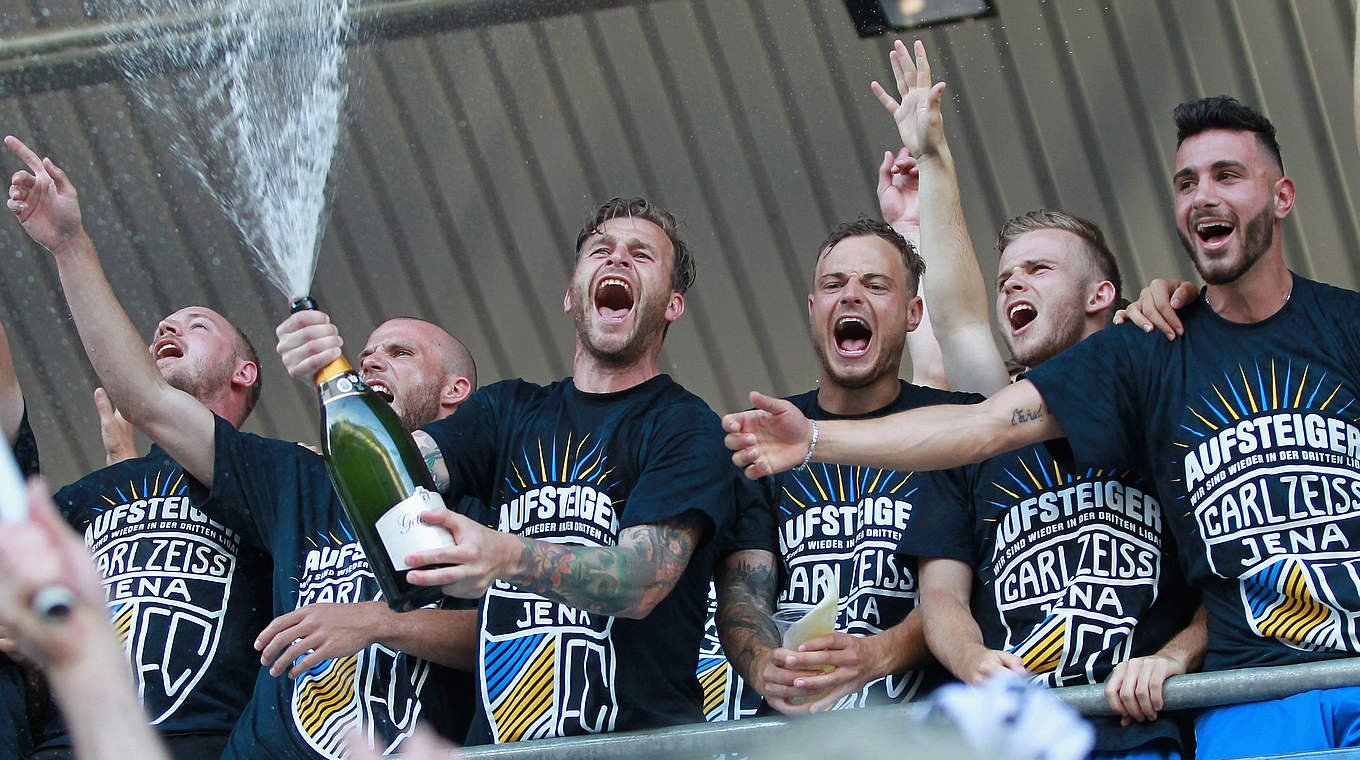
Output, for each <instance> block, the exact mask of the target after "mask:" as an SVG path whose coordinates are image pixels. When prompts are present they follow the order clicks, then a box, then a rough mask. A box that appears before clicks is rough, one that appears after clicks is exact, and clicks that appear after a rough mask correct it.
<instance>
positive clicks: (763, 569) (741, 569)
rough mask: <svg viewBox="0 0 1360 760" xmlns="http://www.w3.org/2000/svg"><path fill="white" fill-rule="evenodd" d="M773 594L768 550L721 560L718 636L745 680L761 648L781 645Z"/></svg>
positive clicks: (773, 577) (741, 552)
mask: <svg viewBox="0 0 1360 760" xmlns="http://www.w3.org/2000/svg"><path fill="white" fill-rule="evenodd" d="M776 594H777V589H776V588H775V573H774V555H773V554H771V553H770V552H767V551H761V550H755V549H752V550H743V551H739V552H735V553H733V554H732V555H730V556H729V557H728V558H727V559H726V560H725V561H724V567H723V568H722V570H721V571H720V577H719V578H718V614H717V623H718V638H719V639H720V640H721V641H722V646H723V651H724V652H725V653H726V654H727V661H728V662H730V663H732V666H733V667H735V668H736V669H737V672H738V673H739V674H740V675H741V676H742V677H743V678H746V679H747V680H748V681H749V680H750V670H751V668H752V666H753V665H754V663H755V660H756V657H757V656H758V655H759V654H760V652H761V651H762V650H766V649H775V648H777V647H778V646H779V645H780V642H779V631H778V630H776V629H775V627H774V621H773V620H771V619H770V614H771V613H772V612H774V606H775V596H776Z"/></svg>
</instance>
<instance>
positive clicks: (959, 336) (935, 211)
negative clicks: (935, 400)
mask: <svg viewBox="0 0 1360 760" xmlns="http://www.w3.org/2000/svg"><path fill="white" fill-rule="evenodd" d="M888 57H889V60H890V62H891V64H892V70H893V76H894V77H895V78H896V80H897V91H898V94H899V95H900V96H901V101H900V102H899V101H898V100H897V99H895V98H893V97H892V95H890V94H888V92H887V91H886V90H884V89H883V87H882V85H880V84H879V83H878V82H873V83H872V84H871V87H872V89H873V91H874V94H875V95H876V96H877V97H878V100H879V102H880V103H882V104H883V107H884V108H886V109H887V110H888V112H889V113H890V114H892V116H893V119H894V121H896V122H897V130H898V133H899V135H900V136H901V138H902V143H903V145H905V146H906V148H907V150H909V151H910V152H911V154H912V155H913V156H915V157H916V159H917V162H918V164H917V168H918V171H919V174H920V228H921V245H920V249H921V256H922V257H923V258H924V259H925V260H926V267H927V272H928V274H927V277H926V278H925V282H924V283H923V284H924V290H925V298H926V303H927V305H928V306H929V308H930V311H931V319H932V323H933V327H934V330H935V337H936V339H937V340H938V341H939V344H940V351H941V353H942V355H943V358H944V368H945V374H946V376H947V377H948V378H949V384H950V387H952V388H953V389H955V390H961V391H973V392H978V393H983V394H990V393H994V392H995V391H997V390H999V389H1001V388H1002V387H1004V386H1005V385H1006V384H1007V382H1009V379H1010V378H1009V376H1008V375H1007V374H1006V365H1005V361H1004V360H1003V359H1002V358H1001V354H1000V352H999V351H997V348H996V341H995V340H994V339H993V338H992V328H991V319H990V306H989V305H988V303H989V297H988V296H989V293H990V291H989V289H988V288H987V285H986V280H984V279H983V277H982V271H981V270H980V269H979V268H978V263H977V256H976V255H975V254H974V252H973V243H972V240H971V238H970V237H969V236H968V227H967V225H966V223H965V222H964V218H963V203H962V201H961V200H960V197H959V185H958V175H957V173H956V171H955V168H954V158H953V155H952V154H951V153H950V150H949V143H948V142H947V141H946V140H945V135H944V125H943V120H942V117H941V113H940V97H941V95H942V94H943V93H944V86H945V85H944V82H938V83H932V82H931V76H930V62H929V61H928V60H927V59H926V54H925V46H924V45H922V44H921V43H920V42H917V43H916V61H915V63H913V62H912V59H911V54H910V53H908V51H907V48H906V45H904V44H903V43H902V42H901V41H900V40H899V41H897V43H896V45H895V47H894V49H893V51H892V52H891V53H889V54H888ZM884 179H885V177H884V176H883V169H882V168H880V170H879V202H880V204H881V205H884V206H885V208H884V213H885V216H886V214H887V213H888V206H887V205H885V200H886V201H891V200H893V199H892V197H891V195H889V196H887V197H885V192H884Z"/></svg>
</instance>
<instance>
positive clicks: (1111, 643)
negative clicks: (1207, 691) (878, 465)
mask: <svg viewBox="0 0 1360 760" xmlns="http://www.w3.org/2000/svg"><path fill="white" fill-rule="evenodd" d="M1072 459H1073V458H1072V449H1071V447H1070V446H1069V445H1068V443H1067V441H1065V440H1061V439H1059V440H1054V441H1048V442H1046V443H1042V444H1038V445H1035V446H1028V447H1025V448H1021V449H1017V450H1015V451H1011V452H1008V453H1006V454H1002V455H1001V456H997V457H993V458H992V459H989V460H987V461H985V462H983V463H981V464H978V465H973V466H971V467H964V468H959V469H958V470H948V471H944V472H940V473H936V474H935V475H934V477H935V478H936V480H937V481H938V482H939V483H940V484H941V486H940V488H941V491H942V492H945V493H948V494H949V495H950V498H949V499H947V500H946V501H943V502H937V503H934V504H931V505H928V506H927V507H923V508H922V509H919V510H917V512H916V515H915V518H914V519H913V520H912V521H911V524H910V525H909V526H908V528H907V531H906V534H905V536H904V537H903V540H902V544H901V550H902V551H903V552H904V553H906V554H910V555H914V556H917V557H923V558H926V557H932V558H933V557H941V558H948V559H955V560H959V561H961V562H963V563H965V564H967V565H968V566H969V567H970V568H972V569H973V588H972V596H971V599H972V602H971V607H972V614H973V619H974V620H975V621H977V624H978V628H979V629H980V630H981V632H982V641H983V644H985V645H986V646H987V647H988V648H989V649H997V650H1002V651H1007V652H1011V653H1013V654H1015V655H1017V656H1019V657H1020V658H1021V659H1022V660H1023V661H1024V663H1025V668H1026V669H1027V670H1029V672H1030V673H1031V674H1033V676H1032V677H1033V679H1034V680H1036V681H1039V682H1041V683H1044V684H1047V685H1049V686H1073V685H1078V684H1092V683H1101V682H1103V681H1104V680H1105V679H1106V678H1107V677H1108V676H1109V674H1110V671H1111V670H1113V668H1114V666H1115V665H1116V664H1118V663H1120V662H1123V661H1124V660H1127V659H1129V658H1130V657H1142V656H1145V655H1149V654H1153V653H1154V652H1156V651H1157V650H1158V649H1160V648H1161V647H1162V646H1163V645H1164V644H1166V642H1167V641H1169V640H1170V639H1171V637H1172V636H1174V635H1175V634H1176V633H1177V632H1178V631H1180V629H1182V628H1184V627H1185V626H1186V624H1188V623H1189V621H1190V617H1191V616H1192V615H1193V613H1194V609H1195V606H1196V601H1195V599H1194V598H1193V596H1192V595H1190V594H1189V593H1188V589H1186V587H1185V581H1184V578H1183V577H1182V576H1181V574H1180V571H1179V567H1178V566H1177V563H1176V556H1175V550H1174V546H1173V544H1172V541H1171V537H1170V534H1169V532H1167V531H1166V530H1165V519H1164V516H1163V514H1162V507H1161V502H1160V500H1159V499H1158V498H1157V495H1156V494H1155V493H1154V492H1153V491H1152V490H1151V489H1150V488H1149V486H1148V485H1147V483H1146V482H1144V481H1143V479H1142V478H1141V477H1139V476H1138V475H1137V474H1136V473H1134V472H1132V471H1130V470H1127V469H1122V468H1118V469H1112V470H1095V469H1088V468H1080V467H1077V466H1075V465H1074V464H1073V461H1072ZM1096 727H1097V729H1098V736H1097V743H1096V747H1097V748H1098V749H1101V750H1109V751H1115V750H1125V749H1130V748H1133V747H1137V746H1140V745H1143V744H1145V743H1147V742H1148V741H1151V740H1153V739H1156V738H1166V739H1170V740H1173V741H1177V742H1179V731H1178V729H1177V727H1176V726H1175V724H1174V723H1172V722H1171V721H1169V720H1165V719H1164V720H1159V721H1156V722H1154V723H1151V724H1146V723H1138V724H1134V725H1132V726H1130V727H1129V728H1127V729H1122V730H1121V729H1120V727H1119V723H1118V721H1117V720H1103V721H1096Z"/></svg>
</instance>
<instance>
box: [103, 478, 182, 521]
mask: <svg viewBox="0 0 1360 760" xmlns="http://www.w3.org/2000/svg"><path fill="white" fill-rule="evenodd" d="M188 492H189V484H188V483H186V482H185V481H184V471H183V470H179V469H173V470H170V471H169V472H168V473H167V472H162V471H160V470H157V471H156V472H155V474H151V473H147V474H145V475H143V476H142V483H141V485H140V486H138V484H137V482H136V481H132V480H129V481H128V483H127V490H126V491H124V490H123V487H122V486H118V487H115V488H114V490H113V496H109V495H108V494H100V497H101V498H103V499H104V501H107V502H108V503H109V505H110V506H117V505H119V504H128V503H131V502H134V501H136V500H138V499H150V498H154V497H157V496H183V495H185V494H187V493H188ZM94 511H95V512H103V511H104V510H103V509H101V508H99V507H95V509H94Z"/></svg>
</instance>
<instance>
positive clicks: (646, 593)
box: [505, 515, 703, 616]
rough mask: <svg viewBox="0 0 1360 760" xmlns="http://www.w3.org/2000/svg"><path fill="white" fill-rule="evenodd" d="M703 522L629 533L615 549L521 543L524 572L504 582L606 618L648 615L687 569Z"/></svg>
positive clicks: (688, 519)
mask: <svg viewBox="0 0 1360 760" xmlns="http://www.w3.org/2000/svg"><path fill="white" fill-rule="evenodd" d="M702 530H703V523H702V518H699V517H697V516H688V515H687V516H682V517H678V518H674V519H671V520H667V521H665V522H661V523H655V524H651V525H639V526H637V527H633V528H629V529H627V530H625V531H623V533H621V534H620V535H619V543H618V545H617V546H571V545H567V544H553V543H548V542H546V541H535V540H533V539H529V538H523V537H521V538H520V540H521V541H522V542H523V548H522V549H521V550H520V567H521V569H522V572H520V573H517V574H515V576H513V577H507V578H505V580H506V581H508V582H510V583H513V584H515V585H516V586H519V587H520V588H521V589H523V590H525V591H531V592H533V593H536V594H541V595H542V596H544V597H547V598H548V599H551V600H553V601H556V602H561V603H562V604H567V605H570V606H572V607H577V608H579V609H583V610H586V611H588V612H597V613H600V614H604V615H623V616H631V615H634V614H637V613H640V612H643V611H646V610H650V609H651V608H652V607H654V606H655V605H656V603H657V602H660V601H661V600H662V599H664V598H665V597H666V595H667V594H669V593H670V590H671V588H672V587H673V586H674V585H675V582H676V580H678V579H679V578H680V575H681V574H682V573H684V571H685V567H686V566H687V565H688V564H689V558H690V555H691V554H692V553H693V551H694V545H695V544H696V543H697V542H698V538H699V535H700V533H701V532H702Z"/></svg>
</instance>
